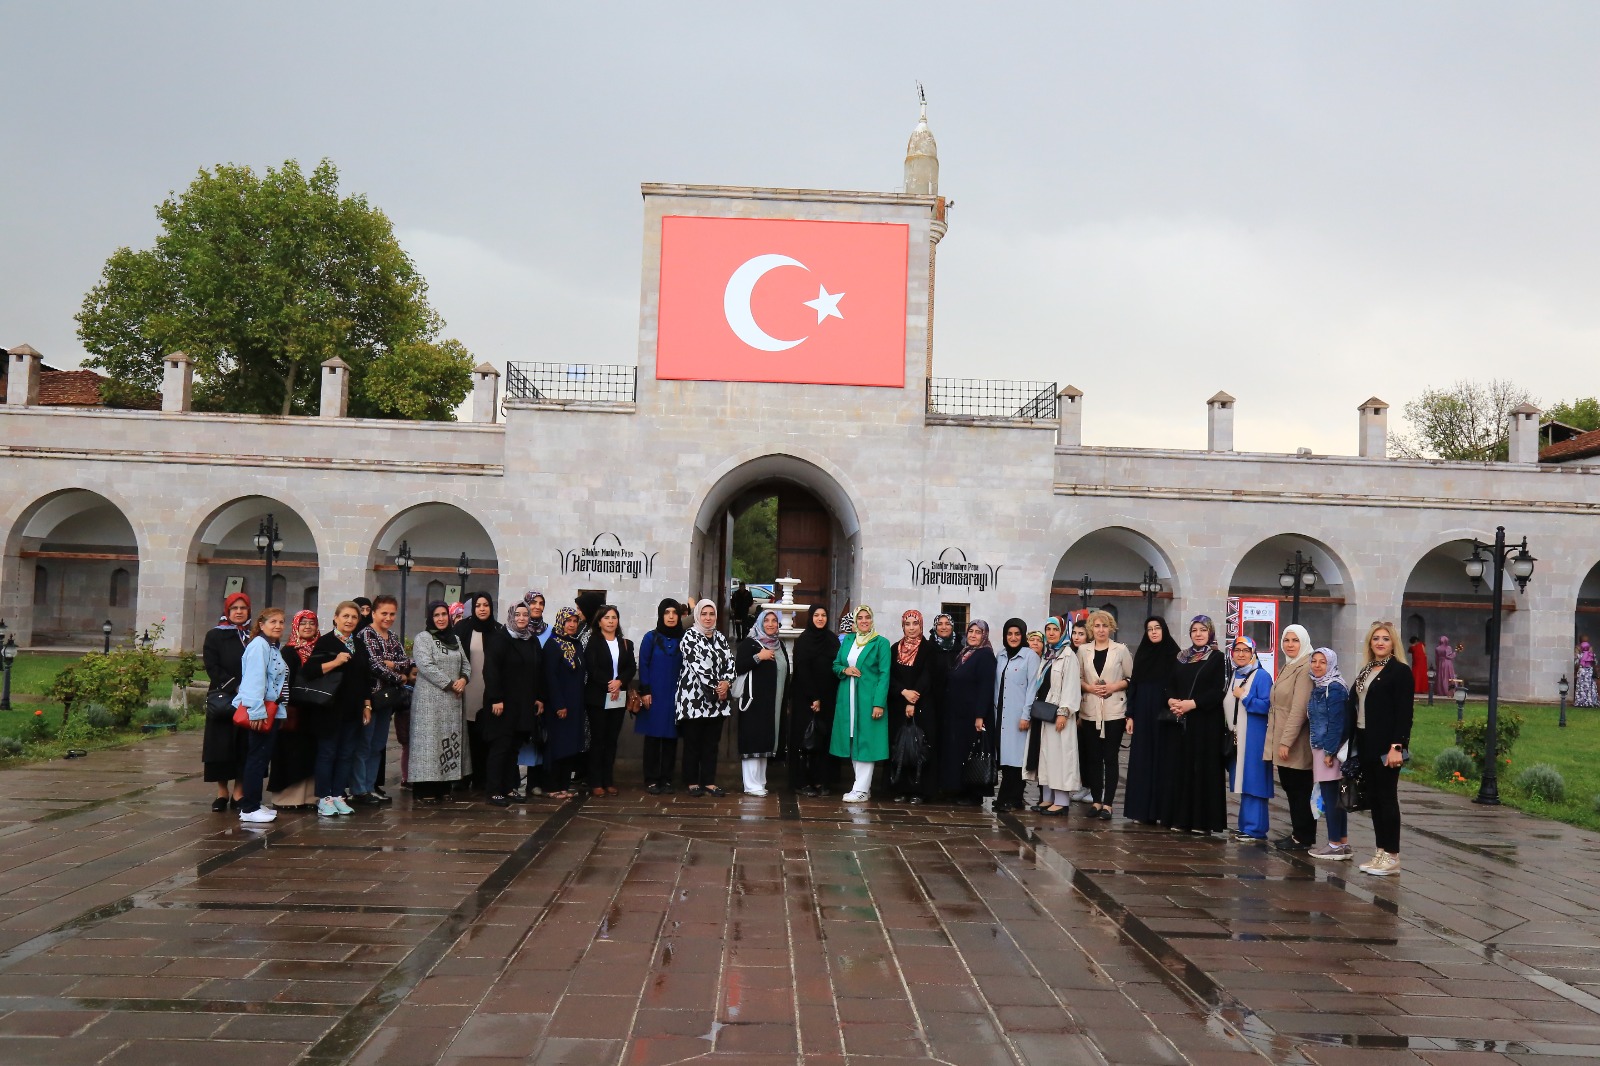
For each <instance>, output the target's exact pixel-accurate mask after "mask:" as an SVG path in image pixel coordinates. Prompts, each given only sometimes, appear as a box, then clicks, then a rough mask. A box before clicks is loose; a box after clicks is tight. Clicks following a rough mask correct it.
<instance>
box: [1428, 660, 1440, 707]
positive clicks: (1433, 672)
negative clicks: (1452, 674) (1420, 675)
mask: <svg viewBox="0 0 1600 1066" xmlns="http://www.w3.org/2000/svg"><path fill="white" fill-rule="evenodd" d="M1438 676H1439V671H1438V668H1436V667H1432V666H1430V667H1428V706H1429V707H1432V706H1433V682H1434V680H1435V679H1436V678H1437V677H1438Z"/></svg>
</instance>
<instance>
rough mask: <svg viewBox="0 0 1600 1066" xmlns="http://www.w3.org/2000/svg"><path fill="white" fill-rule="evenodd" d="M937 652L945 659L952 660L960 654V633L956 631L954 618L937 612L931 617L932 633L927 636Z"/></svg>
mask: <svg viewBox="0 0 1600 1066" xmlns="http://www.w3.org/2000/svg"><path fill="white" fill-rule="evenodd" d="M928 643H930V644H932V645H933V646H934V648H935V649H937V650H938V652H939V653H940V654H941V655H943V656H945V657H946V658H947V659H949V660H951V661H952V662H953V661H954V659H955V657H956V656H957V655H960V654H961V644H962V640H961V634H959V633H957V632H956V620H955V619H954V618H951V617H950V616H949V615H947V614H938V615H934V617H933V633H932V634H931V635H930V636H929V637H928Z"/></svg>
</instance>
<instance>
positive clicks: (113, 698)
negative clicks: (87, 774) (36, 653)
mask: <svg viewBox="0 0 1600 1066" xmlns="http://www.w3.org/2000/svg"><path fill="white" fill-rule="evenodd" d="M153 628H156V629H159V628H160V627H159V626H156V627H153ZM161 672H162V663H161V658H160V656H158V655H156V653H155V649H154V647H150V648H140V647H137V646H133V645H130V646H126V647H121V648H113V649H112V651H111V653H110V654H109V655H85V656H84V657H83V658H81V659H79V660H78V661H77V662H75V663H73V664H72V665H71V666H68V667H67V668H66V669H64V670H62V671H61V672H60V673H59V674H57V675H56V678H55V680H54V681H52V682H51V683H50V691H49V693H48V695H49V696H50V698H51V699H53V700H58V701H60V703H61V704H62V706H63V707H64V708H66V712H67V715H66V716H70V713H71V710H72V707H73V705H74V704H81V703H91V704H99V705H100V706H102V707H104V708H105V710H107V711H108V712H110V714H111V718H112V723H111V724H112V725H114V726H116V727H117V728H122V727H125V726H127V725H128V724H129V723H130V722H132V721H133V716H134V714H135V713H137V712H138V711H141V710H143V709H144V707H145V705H146V704H147V703H149V702H150V686H151V685H153V684H155V682H156V679H157V678H159V677H160V676H161ZM66 716H64V718H65V717H66ZM96 728H99V727H96Z"/></svg>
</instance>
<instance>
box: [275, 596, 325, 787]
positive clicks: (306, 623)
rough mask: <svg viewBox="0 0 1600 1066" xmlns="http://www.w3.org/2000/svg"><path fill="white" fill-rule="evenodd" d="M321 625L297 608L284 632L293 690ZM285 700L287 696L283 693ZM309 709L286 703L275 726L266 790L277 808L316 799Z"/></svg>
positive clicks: (313, 614)
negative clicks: (282, 718)
mask: <svg viewBox="0 0 1600 1066" xmlns="http://www.w3.org/2000/svg"><path fill="white" fill-rule="evenodd" d="M320 635H321V629H320V627H319V625H318V623H317V613H316V612H315V611H297V612H295V616H294V618H292V619H291V620H290V622H289V628H288V630H287V631H286V632H285V633H284V638H285V639H284V641H283V661H284V663H285V664H286V665H287V666H288V667H289V685H288V688H289V690H293V688H294V684H295V680H296V678H298V677H299V676H300V669H301V668H302V667H303V666H305V664H306V660H307V659H309V658H311V649H312V648H313V647H315V646H316V643H317V637H318V636H320ZM284 698H285V700H286V701H287V700H288V697H287V696H285V697H284ZM311 713H312V712H311V711H309V710H305V709H302V708H300V707H296V706H294V705H293V704H292V702H291V703H290V704H289V713H288V715H287V716H285V718H284V720H283V722H282V723H280V725H279V728H278V739H277V740H276V741H274V742H273V745H272V770H271V772H270V773H269V774H268V775H267V791H268V792H271V793H272V805H273V806H274V807H276V808H278V810H280V811H300V810H307V809H309V808H311V807H314V806H315V805H316V802H317V777H316V773H317V738H316V737H315V736H313V735H312V734H311V729H310V722H309V720H308V718H307V716H308V715H309V714H311Z"/></svg>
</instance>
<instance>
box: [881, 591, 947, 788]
mask: <svg viewBox="0 0 1600 1066" xmlns="http://www.w3.org/2000/svg"><path fill="white" fill-rule="evenodd" d="M900 631H901V634H902V635H901V637H900V639H899V640H897V641H895V644H894V647H893V648H892V649H891V651H892V653H893V654H892V656H891V658H890V659H889V706H888V708H887V710H888V712H889V768H890V773H891V778H892V779H891V781H890V786H891V787H892V788H893V790H894V801H895V802H896V803H905V802H908V801H909V802H911V803H925V802H927V801H928V800H931V799H933V798H934V797H935V796H936V795H938V792H939V769H938V766H937V765H935V762H934V760H935V758H936V755H935V753H936V752H937V751H938V748H937V746H936V745H935V737H937V736H938V717H939V716H938V704H937V703H936V701H935V699H934V688H935V679H936V677H937V675H938V673H939V663H938V658H939V649H938V648H937V647H936V646H935V645H934V643H933V642H932V641H931V640H926V639H924V638H923V635H922V612H921V611H907V612H906V613H905V614H902V615H901V616H900ZM912 722H915V723H916V725H917V728H918V729H921V730H922V735H923V736H924V737H925V738H926V740H927V746H926V752H927V758H926V761H925V762H923V763H922V766H921V772H920V773H917V772H916V771H915V770H914V768H908V772H907V774H906V775H902V777H900V778H893V777H892V775H893V770H894V757H895V751H896V750H897V746H898V744H899V740H900V732H901V730H903V729H905V727H906V726H907V725H908V724H910V723H912Z"/></svg>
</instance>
